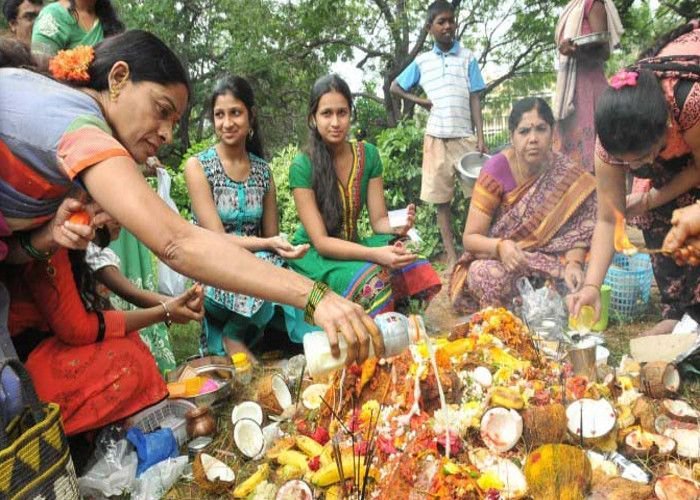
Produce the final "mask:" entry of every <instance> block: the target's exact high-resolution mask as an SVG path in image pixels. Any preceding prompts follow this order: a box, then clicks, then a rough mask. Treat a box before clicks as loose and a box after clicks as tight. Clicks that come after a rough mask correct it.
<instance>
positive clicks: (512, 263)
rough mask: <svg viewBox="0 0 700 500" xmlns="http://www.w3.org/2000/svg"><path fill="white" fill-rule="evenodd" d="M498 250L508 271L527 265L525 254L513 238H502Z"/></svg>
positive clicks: (499, 256)
mask: <svg viewBox="0 0 700 500" xmlns="http://www.w3.org/2000/svg"><path fill="white" fill-rule="evenodd" d="M497 252H498V258H499V259H500V260H501V263H502V264H503V267H505V268H506V271H508V272H513V271H516V270H518V269H523V268H526V267H527V259H526V258H525V254H524V253H523V251H522V250H521V249H520V247H519V246H518V245H516V244H515V242H514V241H513V240H501V241H500V243H499V244H498V246H497Z"/></svg>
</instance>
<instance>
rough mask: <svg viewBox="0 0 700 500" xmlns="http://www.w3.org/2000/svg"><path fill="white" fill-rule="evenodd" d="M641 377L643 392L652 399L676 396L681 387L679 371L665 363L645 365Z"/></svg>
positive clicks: (653, 362) (655, 362) (657, 362)
mask: <svg viewBox="0 0 700 500" xmlns="http://www.w3.org/2000/svg"><path fill="white" fill-rule="evenodd" d="M639 377H640V379H639V380H640V384H639V385H640V387H641V388H642V392H644V394H646V395H647V396H650V397H652V398H663V397H665V396H668V395H670V394H676V393H677V392H678V389H679V388H680V385H681V376H680V374H679V373H678V369H677V368H676V367H675V366H674V365H673V364H671V363H666V362H665V361H652V362H651V363H647V364H645V365H644V366H643V367H642V370H641V372H640V375H639Z"/></svg>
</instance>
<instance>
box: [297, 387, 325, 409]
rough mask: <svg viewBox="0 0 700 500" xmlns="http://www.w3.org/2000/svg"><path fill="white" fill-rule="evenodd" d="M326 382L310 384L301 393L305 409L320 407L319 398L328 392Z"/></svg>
mask: <svg viewBox="0 0 700 500" xmlns="http://www.w3.org/2000/svg"><path fill="white" fill-rule="evenodd" d="M328 387H329V386H328V384H311V385H310V386H309V387H307V388H306V389H304V392H302V393H301V402H302V404H303V405H304V408H306V409H307V410H315V409H316V408H320V407H321V398H322V397H324V396H325V395H326V393H327V392H328Z"/></svg>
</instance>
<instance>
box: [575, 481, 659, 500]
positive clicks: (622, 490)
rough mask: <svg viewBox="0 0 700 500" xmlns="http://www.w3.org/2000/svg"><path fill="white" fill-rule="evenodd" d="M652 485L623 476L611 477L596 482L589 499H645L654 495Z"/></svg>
mask: <svg viewBox="0 0 700 500" xmlns="http://www.w3.org/2000/svg"><path fill="white" fill-rule="evenodd" d="M652 493H653V490H652V487H651V485H649V484H642V483H638V482H636V481H630V480H629V479H625V478H623V477H609V476H607V477H606V478H605V479H603V480H601V481H600V482H597V483H594V484H593V488H592V489H591V494H590V495H589V496H588V497H587V500H645V499H647V498H651V497H652Z"/></svg>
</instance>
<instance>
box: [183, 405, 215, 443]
mask: <svg viewBox="0 0 700 500" xmlns="http://www.w3.org/2000/svg"><path fill="white" fill-rule="evenodd" d="M185 418H187V435H188V436H189V437H190V438H196V437H200V436H211V435H212V434H214V433H215V432H216V419H215V418H214V414H213V413H212V411H211V408H210V407H208V406H200V407H198V408H194V409H192V410H190V411H188V412H187V414H186V415H185Z"/></svg>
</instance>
